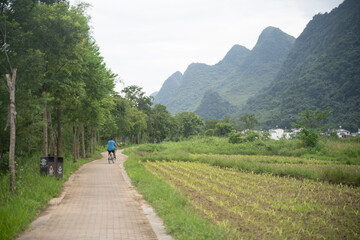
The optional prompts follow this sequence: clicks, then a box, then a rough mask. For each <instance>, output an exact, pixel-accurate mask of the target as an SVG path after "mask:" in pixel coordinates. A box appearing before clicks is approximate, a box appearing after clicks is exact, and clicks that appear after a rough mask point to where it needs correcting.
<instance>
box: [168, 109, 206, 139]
mask: <svg viewBox="0 0 360 240" xmlns="http://www.w3.org/2000/svg"><path fill="white" fill-rule="evenodd" d="M174 118H175V119H176V121H177V122H178V123H179V126H180V129H179V130H180V134H181V135H182V136H184V137H189V136H192V135H198V134H199V133H200V131H201V129H202V127H203V126H204V122H203V120H202V118H201V117H200V116H198V115H196V114H195V113H193V112H182V113H177V114H175V116H174Z"/></svg>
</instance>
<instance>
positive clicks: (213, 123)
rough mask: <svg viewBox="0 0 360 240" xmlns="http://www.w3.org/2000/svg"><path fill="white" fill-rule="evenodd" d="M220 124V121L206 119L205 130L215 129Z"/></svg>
mask: <svg viewBox="0 0 360 240" xmlns="http://www.w3.org/2000/svg"><path fill="white" fill-rule="evenodd" d="M219 122H220V120H218V119H216V118H213V119H208V120H206V121H205V129H206V130H209V129H215V127H216V124H218V123H219Z"/></svg>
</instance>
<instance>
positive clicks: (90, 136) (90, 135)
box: [89, 127, 92, 153]
mask: <svg viewBox="0 0 360 240" xmlns="http://www.w3.org/2000/svg"><path fill="white" fill-rule="evenodd" d="M89 153H92V134H91V127H89Z"/></svg>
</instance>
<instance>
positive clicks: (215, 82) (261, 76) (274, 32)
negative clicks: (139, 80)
mask: <svg viewBox="0 0 360 240" xmlns="http://www.w3.org/2000/svg"><path fill="white" fill-rule="evenodd" d="M294 41H295V38H293V37H291V36H290V35H288V34H286V33H284V32H282V31H281V30H280V29H278V28H274V27H268V28H266V29H265V30H264V31H263V32H262V33H261V35H260V37H259V39H258V41H257V43H256V45H255V47H254V48H253V49H252V50H251V51H250V50H249V49H247V48H245V47H243V46H240V45H235V46H233V47H232V48H231V49H230V51H229V52H228V53H227V54H226V55H225V57H224V58H223V59H222V60H221V61H220V62H219V63H217V64H215V65H213V66H209V65H206V64H203V63H193V64H190V65H189V66H188V68H187V69H186V71H185V72H184V74H183V75H181V73H180V72H176V73H174V74H173V75H172V76H170V77H169V78H168V79H167V80H166V81H165V82H164V84H163V86H162V88H161V89H160V91H159V93H158V95H157V96H156V97H155V100H154V104H156V103H161V104H163V105H165V106H167V109H168V110H169V111H170V112H171V113H172V114H175V113H178V112H184V111H191V112H194V111H196V110H197V109H198V107H199V105H200V103H201V100H202V99H203V96H204V94H205V92H207V91H208V90H211V89H213V90H215V91H216V92H218V93H219V95H220V97H221V98H223V99H225V100H227V101H228V102H230V104H232V105H234V106H236V107H238V108H239V107H241V106H243V105H244V104H245V103H246V101H247V99H248V98H249V97H250V96H253V95H254V94H255V93H256V92H257V91H259V90H260V89H262V88H263V87H265V86H267V85H268V84H269V82H270V81H271V80H272V79H273V78H274V77H275V75H276V73H277V72H278V71H279V69H280V67H281V64H282V63H283V61H284V60H285V58H286V56H287V54H288V52H289V51H290V49H291V47H292V45H293V43H294Z"/></svg>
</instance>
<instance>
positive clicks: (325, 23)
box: [242, 0, 360, 131]
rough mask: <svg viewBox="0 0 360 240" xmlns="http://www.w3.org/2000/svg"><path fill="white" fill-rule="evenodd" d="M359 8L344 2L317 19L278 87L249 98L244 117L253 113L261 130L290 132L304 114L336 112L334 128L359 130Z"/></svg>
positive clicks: (296, 47)
mask: <svg viewBox="0 0 360 240" xmlns="http://www.w3.org/2000/svg"><path fill="white" fill-rule="evenodd" d="M359 16H360V2H359V1H355V0H346V1H344V2H343V3H342V4H341V5H340V6H339V7H338V8H335V9H334V10H333V11H331V12H330V13H325V14H318V15H316V16H315V17H314V18H313V19H312V20H311V21H310V22H309V24H308V25H307V26H306V28H305V29H304V31H303V32H302V33H301V35H300V36H299V37H298V38H297V39H296V42H295V44H294V47H293V48H292V49H291V51H290V53H289V55H288V57H287V59H286V60H285V61H284V64H283V66H282V68H281V70H280V71H279V73H278V75H277V76H276V78H275V79H274V81H273V82H272V83H271V85H269V86H268V87H266V88H265V89H263V90H261V91H260V92H259V93H258V94H256V95H255V96H254V97H252V98H250V99H249V101H248V103H247V105H246V106H245V107H244V109H243V110H242V111H243V112H254V113H256V117H257V118H258V119H259V121H260V122H261V126H262V127H265V128H266V127H272V126H275V125H279V126H282V127H290V123H291V122H294V121H295V120H296V115H297V114H298V113H299V112H302V111H304V110H305V109H310V110H315V109H317V108H320V109H326V108H328V107H329V109H331V110H332V112H333V114H332V115H331V116H330V117H329V121H328V123H330V124H331V127H333V128H337V127H339V126H342V127H343V128H345V129H347V130H350V131H355V130H357V129H358V127H359V126H360V124H359V119H360V113H359V111H358V110H357V108H358V106H359V105H360V94H359V91H358V90H357V89H359V87H360V85H359V84H360V82H359V81H358V79H359V77H360V70H359V67H358V65H359V64H358V63H359V61H358V59H359V56H360V37H359V36H360V29H359V28H358V27H357V24H355V23H358V22H359Z"/></svg>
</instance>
